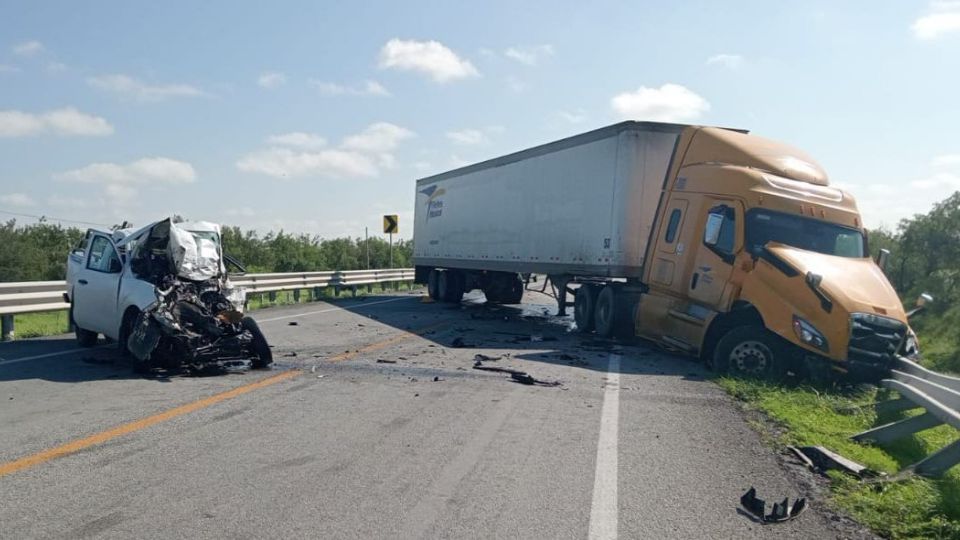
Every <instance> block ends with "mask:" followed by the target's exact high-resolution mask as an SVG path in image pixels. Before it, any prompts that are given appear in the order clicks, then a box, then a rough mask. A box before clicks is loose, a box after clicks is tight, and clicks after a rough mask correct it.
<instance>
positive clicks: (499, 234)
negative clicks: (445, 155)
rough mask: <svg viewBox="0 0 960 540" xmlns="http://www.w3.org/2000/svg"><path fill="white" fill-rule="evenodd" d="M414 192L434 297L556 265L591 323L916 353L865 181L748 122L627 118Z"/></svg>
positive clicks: (843, 354) (736, 350) (730, 351)
mask: <svg viewBox="0 0 960 540" xmlns="http://www.w3.org/2000/svg"><path fill="white" fill-rule="evenodd" d="M413 195H414V197H415V206H414V208H415V215H414V245H415V248H414V257H413V258H414V264H415V265H416V277H415V281H416V283H420V284H426V285H427V289H428V292H429V296H430V297H431V298H433V299H434V300H435V301H442V302H459V301H460V300H461V298H462V297H463V295H464V293H465V291H470V290H474V289H480V290H482V291H483V293H484V295H485V296H486V298H487V301H488V302H490V303H505V304H515V303H519V302H520V301H521V298H522V295H523V291H524V288H525V287H526V285H528V284H529V283H530V281H531V277H532V276H534V275H536V274H544V275H547V276H548V278H549V281H550V283H551V286H552V289H553V291H554V295H555V297H556V299H557V302H558V304H559V314H560V315H564V314H565V310H566V307H567V298H568V296H569V295H570V294H573V295H574V306H573V308H574V310H573V311H574V319H575V320H576V325H577V327H578V329H579V330H580V331H582V332H593V333H595V334H597V335H599V336H603V337H609V336H612V335H615V334H622V335H626V336H633V335H638V336H640V337H643V338H645V339H649V340H652V341H655V342H657V343H659V344H660V345H661V346H663V347H667V348H669V349H670V350H673V351H677V352H681V353H684V354H689V355H695V356H699V357H700V358H701V359H703V360H704V361H706V362H707V363H708V364H711V365H712V366H713V368H715V369H716V370H718V371H725V372H733V373H736V374H743V375H751V376H759V377H767V378H780V377H781V376H783V375H785V374H788V373H795V374H801V373H820V372H825V373H841V374H842V373H846V374H850V375H853V376H855V378H868V379H877V378H879V377H881V376H883V375H885V374H886V373H887V372H888V370H889V368H890V366H891V364H892V362H893V361H894V360H895V358H896V357H897V356H898V355H901V356H906V357H916V356H917V355H918V354H919V348H918V345H917V339H916V336H915V335H914V333H913V332H912V331H911V330H910V327H909V324H908V317H909V316H910V315H913V314H915V313H917V311H916V310H914V311H911V312H909V313H907V312H905V310H904V306H903V304H902V303H901V301H900V299H899V297H898V296H897V294H896V291H895V290H894V289H893V287H892V286H891V285H890V282H889V281H888V280H887V278H886V277H885V275H884V273H883V270H882V267H883V265H884V264H885V262H886V260H887V256H880V257H878V258H877V260H871V259H870V256H869V252H868V250H867V239H866V229H865V227H864V224H863V218H862V217H861V215H860V212H859V210H858V208H857V204H856V201H855V200H854V198H853V197H852V196H851V195H850V194H849V193H848V192H846V191H844V190H843V189H840V188H838V187H833V186H831V185H830V181H829V179H828V176H827V173H826V172H825V171H824V170H823V169H822V168H821V167H820V166H819V165H818V164H817V163H816V162H815V161H814V160H813V159H812V158H811V157H810V156H808V155H807V154H806V153H804V152H802V151H800V150H798V149H795V148H792V147H790V146H787V145H785V144H782V143H779V142H776V141H772V140H767V139H764V138H761V137H757V136H754V135H750V134H748V132H747V131H745V130H736V129H725V128H718V127H708V126H696V125H681V124H668V123H657V122H633V121H628V122H621V123H618V124H614V125H612V126H607V127H604V128H600V129H597V130H593V131H590V132H587V133H583V134H579V135H576V136H573V137H569V138H566V139H563V140H559V141H555V142H552V143H548V144H545V145H541V146H537V147H534V148H530V149H527V150H523V151H520V152H516V153H513V154H509V155H505V156H502V157H498V158H495V159H492V160H489V161H485V162H482V163H477V164H474V165H469V166H466V167H462V168H459V169H455V170H452V171H448V172H444V173H441V174H437V175H433V176H430V177H426V178H422V179H419V180H417V182H416V189H415V193H414V194H413ZM887 255H889V253H887ZM546 290H547V289H546V288H544V291H546ZM929 300H930V298H929V296H923V297H921V299H920V300H919V301H918V303H917V306H918V308H922V307H923V305H924V304H925V303H928V302H929Z"/></svg>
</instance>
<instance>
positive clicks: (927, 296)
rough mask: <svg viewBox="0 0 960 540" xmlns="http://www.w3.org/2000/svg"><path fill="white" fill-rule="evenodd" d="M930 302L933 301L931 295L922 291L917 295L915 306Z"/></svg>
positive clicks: (920, 306)
mask: <svg viewBox="0 0 960 540" xmlns="http://www.w3.org/2000/svg"><path fill="white" fill-rule="evenodd" d="M930 302H933V296H931V295H930V294H929V293H923V294H921V295H920V296H918V297H917V303H916V307H918V308H922V307H924V306H926V305H927V304H929V303H930Z"/></svg>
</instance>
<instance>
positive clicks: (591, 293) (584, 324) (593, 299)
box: [573, 285, 597, 332]
mask: <svg viewBox="0 0 960 540" xmlns="http://www.w3.org/2000/svg"><path fill="white" fill-rule="evenodd" d="M573 298H574V299H573V320H574V321H576V323H577V328H578V329H579V330H580V331H581V332H589V331H591V330H593V306H594V305H596V303H597V288H596V287H594V286H593V285H581V286H580V288H579V289H577V294H576V295H575V296H574V297H573Z"/></svg>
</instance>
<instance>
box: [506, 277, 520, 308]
mask: <svg viewBox="0 0 960 540" xmlns="http://www.w3.org/2000/svg"><path fill="white" fill-rule="evenodd" d="M507 280H508V281H507V283H506V290H505V291H504V292H505V293H506V294H505V295H504V298H503V303H504V304H520V303H523V281H522V280H521V279H520V277H519V276H514V277H511V278H507Z"/></svg>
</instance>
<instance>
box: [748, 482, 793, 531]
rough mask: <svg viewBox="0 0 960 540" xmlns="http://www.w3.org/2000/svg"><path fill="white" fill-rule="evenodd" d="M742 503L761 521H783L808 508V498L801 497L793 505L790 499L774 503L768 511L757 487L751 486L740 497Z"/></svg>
mask: <svg viewBox="0 0 960 540" xmlns="http://www.w3.org/2000/svg"><path fill="white" fill-rule="evenodd" d="M740 505H741V506H743V508H744V509H745V510H746V511H747V512H749V513H750V515H752V516H754V517H755V518H756V519H757V520H758V521H760V522H761V523H782V522H784V521H788V520H791V519H794V518H795V517H797V516H799V515H800V514H802V513H803V511H804V510H806V509H807V499H805V498H802V497H801V498H799V499H797V500H796V501H794V503H793V504H792V505H791V504H790V499H789V498H787V497H784V499H783V501H781V502H778V503H774V504H773V509H772V510H770V513H769V514H767V513H766V506H767V503H766V502H765V501H764V500H763V499H760V498H758V497H757V490H756V488H753V487H751V488H750V489H748V490H747V492H746V493H744V494H743V495H742V496H741V497H740Z"/></svg>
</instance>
